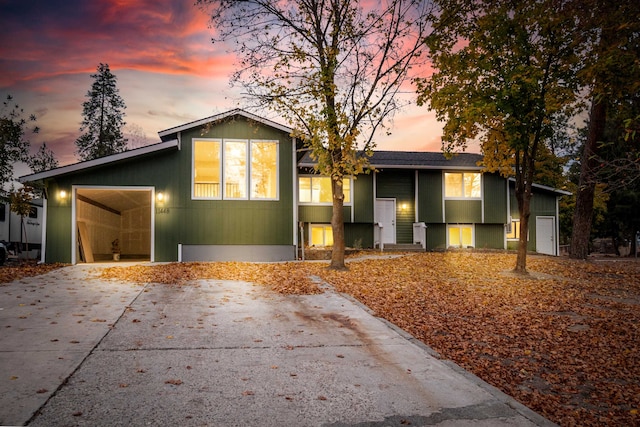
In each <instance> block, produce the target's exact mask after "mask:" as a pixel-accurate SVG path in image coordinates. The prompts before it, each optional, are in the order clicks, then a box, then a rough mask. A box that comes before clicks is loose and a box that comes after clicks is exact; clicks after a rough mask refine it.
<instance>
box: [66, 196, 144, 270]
mask: <svg viewBox="0 0 640 427" xmlns="http://www.w3.org/2000/svg"><path fill="white" fill-rule="evenodd" d="M76 226H77V247H76V249H77V251H76V254H77V262H86V263H92V262H106V261H114V260H123V261H150V259H151V190H149V189H143V190H135V189H117V188H115V189H91V188H79V189H77V190H76Z"/></svg>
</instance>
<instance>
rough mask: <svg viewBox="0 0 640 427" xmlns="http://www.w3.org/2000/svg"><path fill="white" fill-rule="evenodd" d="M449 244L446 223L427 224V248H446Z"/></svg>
mask: <svg viewBox="0 0 640 427" xmlns="http://www.w3.org/2000/svg"><path fill="white" fill-rule="evenodd" d="M446 244H447V226H446V225H445V224H427V250H429V251H433V250H444V249H446Z"/></svg>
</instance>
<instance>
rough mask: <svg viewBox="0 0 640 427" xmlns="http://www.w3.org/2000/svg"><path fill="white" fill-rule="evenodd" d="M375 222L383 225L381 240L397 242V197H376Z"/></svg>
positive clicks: (384, 242) (391, 242)
mask: <svg viewBox="0 0 640 427" xmlns="http://www.w3.org/2000/svg"><path fill="white" fill-rule="evenodd" d="M375 222H376V223H379V224H381V225H382V229H381V232H380V240H381V242H382V243H383V244H387V243H390V244H394V243H396V199H376V206H375Z"/></svg>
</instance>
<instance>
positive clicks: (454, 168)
mask: <svg viewBox="0 0 640 427" xmlns="http://www.w3.org/2000/svg"><path fill="white" fill-rule="evenodd" d="M481 159H482V156H481V155H479V154H471V153H461V154H457V155H455V156H453V157H451V158H447V157H445V155H444V154H443V153H428V152H400V151H376V152H374V153H373V155H372V157H371V158H370V160H369V163H370V165H371V166H372V168H373V169H374V172H371V173H369V174H363V175H358V176H357V177H355V178H349V179H345V185H344V188H345V203H344V205H345V207H344V217H345V242H346V244H347V246H356V247H359V246H361V247H365V248H367V247H369V248H370V247H381V248H384V246H385V245H387V246H388V245H396V244H403V245H407V244H409V245H412V244H419V245H420V246H421V247H422V248H423V249H425V250H439V249H447V248H452V247H455V248H491V249H516V248H517V242H518V240H519V238H520V221H519V219H518V218H519V214H518V205H517V202H516V198H515V185H514V181H513V180H508V179H505V178H503V177H501V176H499V175H497V174H491V173H483V172H482V167H480V166H478V163H479V162H480V160H481ZM313 165H314V162H313V161H312V160H311V158H310V156H308V155H305V156H304V157H303V158H302V159H301V160H300V161H299V163H298V166H299V170H300V173H299V175H298V187H299V201H298V204H299V209H298V211H299V221H300V222H303V223H305V224H307V225H306V230H305V234H304V235H305V242H308V243H309V244H310V245H313V246H322V245H323V244H327V243H330V242H331V227H330V222H331V209H332V208H331V203H330V202H331V199H330V187H329V183H328V182H324V183H323V182H322V180H323V179H326V178H323V177H317V175H314V174H313ZM309 187H311V190H310V191H311V196H309V195H308V193H309ZM327 192H329V193H328V194H327ZM568 194H569V193H568V192H565V191H561V190H555V189H552V188H549V187H545V186H541V185H535V184H534V187H533V196H532V201H531V217H530V227H529V241H528V249H529V250H530V251H536V252H539V253H544V254H549V255H558V254H559V246H558V234H559V229H558V224H559V222H558V218H559V208H558V200H559V198H560V197H562V196H563V195H568ZM403 247H406V246H403Z"/></svg>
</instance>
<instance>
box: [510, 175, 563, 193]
mask: <svg viewBox="0 0 640 427" xmlns="http://www.w3.org/2000/svg"><path fill="white" fill-rule="evenodd" d="M509 182H513V183H515V182H516V179H515V178H509ZM531 187H533V188H539V189H540V190H546V191H551V192H552V193H557V194H561V195H563V196H571V195H572V194H573V193H572V192H570V191H566V190H560V189H559V188H553V187H549V186H548V185H542V184H536V183H535V182H534V183H533V184H531Z"/></svg>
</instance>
